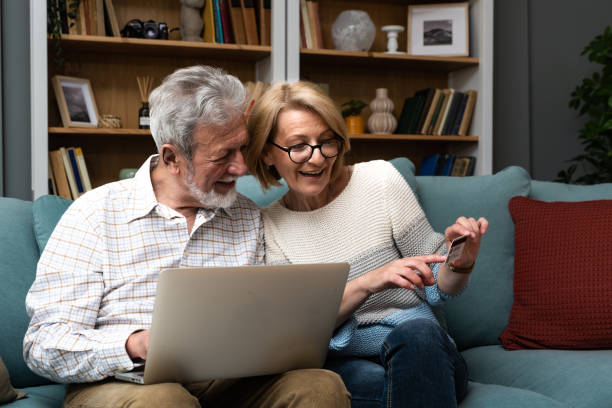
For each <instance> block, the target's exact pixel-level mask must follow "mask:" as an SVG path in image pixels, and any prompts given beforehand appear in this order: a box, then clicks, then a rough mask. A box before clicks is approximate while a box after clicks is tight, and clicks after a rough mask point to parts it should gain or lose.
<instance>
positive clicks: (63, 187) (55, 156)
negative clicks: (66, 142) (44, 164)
mask: <svg viewBox="0 0 612 408" xmlns="http://www.w3.org/2000/svg"><path fill="white" fill-rule="evenodd" d="M49 159H50V161H51V167H52V168H53V176H54V178H55V183H56V184H57V193H58V194H59V196H60V197H64V198H66V199H68V200H71V199H72V195H71V193H70V186H69V185H68V177H67V175H66V169H65V168H64V161H63V159H62V154H61V153H60V151H59V150H52V151H50V152H49Z"/></svg>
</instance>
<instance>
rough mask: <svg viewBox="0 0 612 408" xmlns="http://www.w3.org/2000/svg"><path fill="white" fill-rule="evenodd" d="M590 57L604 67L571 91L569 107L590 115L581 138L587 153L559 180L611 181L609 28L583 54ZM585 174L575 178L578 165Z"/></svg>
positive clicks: (611, 53)
mask: <svg viewBox="0 0 612 408" xmlns="http://www.w3.org/2000/svg"><path fill="white" fill-rule="evenodd" d="M585 54H588V58H589V61H590V62H595V63H598V64H601V65H603V69H602V70H601V72H595V73H594V74H593V75H592V76H591V77H590V78H588V77H587V78H585V79H583V80H582V84H581V85H580V86H577V87H576V89H575V90H574V92H572V95H571V100H570V102H569V106H570V107H571V108H573V109H576V110H578V111H579V116H582V115H585V114H586V115H587V116H588V118H589V120H588V122H587V123H586V124H585V125H584V127H583V128H582V129H581V130H580V133H579V135H578V138H579V139H580V140H581V141H582V145H583V146H584V153H582V154H579V155H578V156H576V157H574V158H573V159H571V160H570V161H573V162H574V163H573V164H571V165H570V166H569V167H568V168H567V170H562V171H560V172H559V174H558V175H557V177H558V178H557V181H561V182H564V183H577V184H597V183H610V182H612V29H610V26H608V27H606V29H605V30H604V33H603V34H601V35H598V36H597V37H595V39H593V41H591V42H590V43H589V44H588V45H587V46H586V47H585V48H584V50H583V51H582V53H581V54H580V55H585ZM579 164H581V165H582V169H583V170H584V174H583V175H580V176H579V177H576V178H575V179H573V178H574V173H575V171H576V169H577V167H578V165H579Z"/></svg>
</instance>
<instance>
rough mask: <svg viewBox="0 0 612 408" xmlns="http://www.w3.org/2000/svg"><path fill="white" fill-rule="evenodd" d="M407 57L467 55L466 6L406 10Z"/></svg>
mask: <svg viewBox="0 0 612 408" xmlns="http://www.w3.org/2000/svg"><path fill="white" fill-rule="evenodd" d="M407 33H408V41H407V42H408V55H415V56H427V55H431V56H444V57H459V56H461V57H467V56H469V55H470V49H469V44H470V28H469V3H467V2H465V3H443V4H423V5H413V6H408V31H407Z"/></svg>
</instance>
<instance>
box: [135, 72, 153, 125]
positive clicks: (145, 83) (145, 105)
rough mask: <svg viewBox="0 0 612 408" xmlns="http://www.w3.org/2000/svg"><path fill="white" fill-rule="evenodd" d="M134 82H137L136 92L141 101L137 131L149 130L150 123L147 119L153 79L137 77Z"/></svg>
mask: <svg viewBox="0 0 612 408" xmlns="http://www.w3.org/2000/svg"><path fill="white" fill-rule="evenodd" d="M136 81H138V90H139V91H140V99H141V100H142V106H141V107H140V109H139V110H138V129H149V127H150V126H149V125H150V123H151V122H150V118H149V93H151V87H152V86H153V78H152V77H150V76H137V77H136Z"/></svg>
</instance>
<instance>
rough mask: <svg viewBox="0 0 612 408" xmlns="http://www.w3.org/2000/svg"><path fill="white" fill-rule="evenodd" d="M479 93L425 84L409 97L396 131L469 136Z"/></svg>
mask: <svg viewBox="0 0 612 408" xmlns="http://www.w3.org/2000/svg"><path fill="white" fill-rule="evenodd" d="M477 96H478V93H477V92H476V91H475V90H469V91H465V92H461V91H457V90H455V89H453V88H447V89H439V88H426V89H422V90H420V91H417V92H415V94H414V96H412V97H409V98H406V100H405V102H404V106H403V108H402V113H401V115H400V117H399V120H398V124H397V129H396V131H395V133H398V134H406V135H419V134H420V135H433V136H441V135H458V136H466V135H467V134H468V131H469V130H470V125H471V124H472V116H473V114H474V108H475V106H476V98H477Z"/></svg>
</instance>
